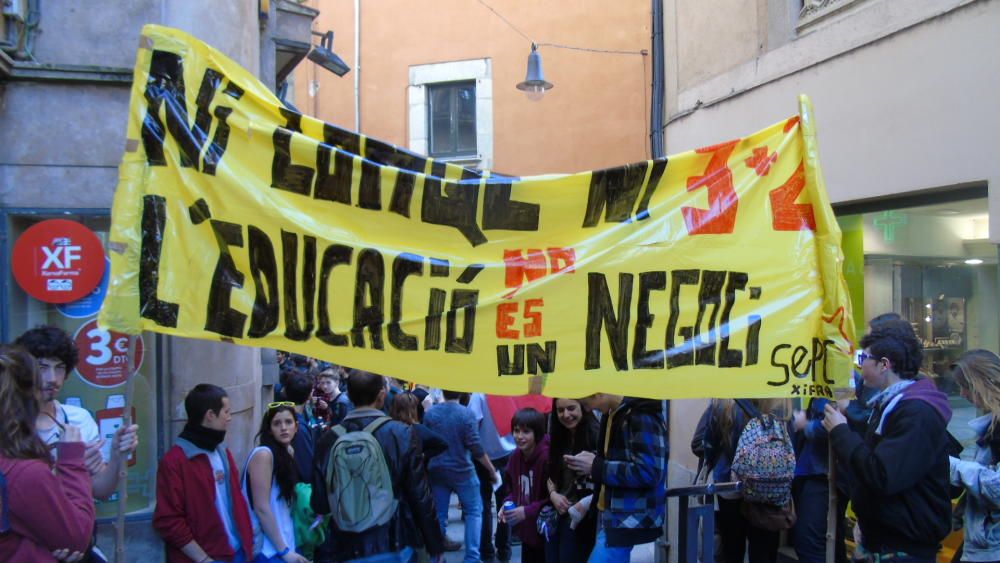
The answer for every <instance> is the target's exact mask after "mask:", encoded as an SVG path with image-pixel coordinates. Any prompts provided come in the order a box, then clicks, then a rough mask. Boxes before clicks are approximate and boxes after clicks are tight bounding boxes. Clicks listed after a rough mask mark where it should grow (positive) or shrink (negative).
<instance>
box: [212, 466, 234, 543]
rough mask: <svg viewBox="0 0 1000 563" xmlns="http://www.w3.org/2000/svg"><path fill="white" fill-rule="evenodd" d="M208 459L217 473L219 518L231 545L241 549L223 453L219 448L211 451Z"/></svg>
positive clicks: (216, 498)
mask: <svg viewBox="0 0 1000 563" xmlns="http://www.w3.org/2000/svg"><path fill="white" fill-rule="evenodd" d="M208 461H209V462H210V463H211V464H212V473H213V474H214V475H215V509H216V510H217V511H219V518H221V519H222V525H223V526H225V528H226V535H227V536H229V547H231V548H233V550H235V551H239V549H240V536H239V535H238V534H237V533H236V526H234V525H233V516H232V511H231V510H230V509H229V504H230V503H231V502H232V500H231V499H230V498H229V483H227V482H226V471H225V467H226V466H225V465H224V463H225V462H226V460H224V459H222V455H220V454H219V451H218V450H215V451H212V452H209V454H208Z"/></svg>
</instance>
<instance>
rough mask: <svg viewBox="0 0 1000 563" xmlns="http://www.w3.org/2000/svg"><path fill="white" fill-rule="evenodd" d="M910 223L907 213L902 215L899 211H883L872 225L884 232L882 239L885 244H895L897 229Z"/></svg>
mask: <svg viewBox="0 0 1000 563" xmlns="http://www.w3.org/2000/svg"><path fill="white" fill-rule="evenodd" d="M908 222H909V219H908V218H907V216H906V214H905V213H900V212H899V211H883V212H882V213H879V214H878V215H876V216H875V219H874V220H873V221H872V224H873V225H874V226H875V228H876V229H880V230H881V231H882V238H883V239H884V240H885V242H893V241H895V240H896V229H897V228H899V227H902V226H904V225H906V224H907V223H908Z"/></svg>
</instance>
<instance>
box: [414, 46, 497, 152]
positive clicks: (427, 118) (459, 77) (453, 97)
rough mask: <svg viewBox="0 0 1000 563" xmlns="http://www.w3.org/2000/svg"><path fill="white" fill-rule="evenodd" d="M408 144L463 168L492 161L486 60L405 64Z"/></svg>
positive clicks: (489, 71)
mask: <svg viewBox="0 0 1000 563" xmlns="http://www.w3.org/2000/svg"><path fill="white" fill-rule="evenodd" d="M408 91H409V116H408V121H409V147H410V149H411V150H413V151H415V152H418V153H421V154H426V155H429V156H432V157H434V158H437V159H441V160H445V161H448V162H455V163H457V164H461V165H464V166H472V167H477V168H483V169H486V168H489V167H491V166H492V164H493V78H492V65H491V62H490V59H473V60H465V61H454V62H446V63H433V64H427V65H414V66H411V67H410V84H409V88H408Z"/></svg>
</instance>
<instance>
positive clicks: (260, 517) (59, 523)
mask: <svg viewBox="0 0 1000 563" xmlns="http://www.w3.org/2000/svg"><path fill="white" fill-rule="evenodd" d="M860 349H861V351H860V353H859V356H858V358H857V360H858V369H857V372H856V373H855V376H854V390H853V393H852V396H850V397H845V398H842V399H840V400H832V399H831V400H825V399H813V400H811V401H809V402H806V403H804V404H803V405H801V407H802V408H799V409H796V408H792V405H791V402H790V401H788V400H778V399H715V400H712V401H711V402H710V403H709V405H708V407H707V408H706V409H705V411H704V413H703V415H702V417H701V419H700V421H699V423H698V425H697V429H696V431H695V434H694V437H693V439H692V442H691V447H692V450H693V451H694V453H695V454H696V455H697V456H698V458H699V459H700V460H701V463H700V469H699V479H700V480H703V482H706V483H707V482H712V481H714V482H718V483H722V482H735V481H739V482H740V483H741V484H742V488H741V489H738V490H734V491H732V492H724V493H721V494H720V495H718V497H717V510H716V516H715V525H716V526H715V529H716V532H717V534H718V536H719V547H720V549H719V550H718V554H717V556H716V559H717V560H719V561H724V562H725V563H742V562H743V561H744V560H745V559H747V558H748V559H749V561H750V562H751V563H773V562H775V561H776V560H777V554H778V547H779V542H780V538H781V535H782V531H787V533H788V539H789V543H790V545H791V546H792V547H793V548H794V550H795V553H796V555H797V557H798V559H799V561H803V562H810V563H811V562H820V561H824V562H825V561H826V559H827V552H828V550H829V547H828V546H829V545H830V542H828V538H827V528H828V526H829V522H828V519H827V513H828V504H829V501H830V498H831V495H830V494H829V487H830V486H833V487H835V489H836V491H837V493H838V494H837V495H836V498H837V506H836V507H835V510H834V513H835V515H836V518H835V526H834V527H835V529H836V535H835V539H834V541H833V542H832V545H833V546H834V548H833V549H834V552H835V560H836V561H837V562H838V563H843V562H846V561H848V559H849V556H848V553H847V549H846V548H845V539H846V537H847V536H848V535H850V536H852V537H853V539H854V541H855V543H856V549H855V550H854V552H853V553H852V554H851V556H850V557H853V558H857V559H865V560H868V561H873V562H875V563H880V562H882V561H888V560H893V561H894V562H897V561H898V562H900V563H902V562H909V561H920V562H924V561H933V560H934V559H935V557H936V554H937V552H938V549H939V547H940V543H941V541H942V540H943V539H944V538H945V536H946V535H947V534H949V533H950V532H951V530H952V525H953V524H952V521H953V499H956V498H961V499H962V500H961V501H960V502H959V505H958V506H959V509H958V510H959V511H960V512H961V515H962V516H963V517H964V518H963V520H964V530H965V535H964V540H965V543H964V546H963V547H962V549H961V550H960V553H959V554H958V555H957V556H956V557H957V558H959V559H961V560H962V561H970V562H986V561H998V560H1000V508H998V507H1000V472H998V471H997V467H996V464H997V462H998V461H1000V427H998V426H997V420H998V419H1000V357H998V356H997V355H996V354H995V353H993V352H989V351H985V350H972V351H969V352H966V353H965V354H963V355H962V356H961V357H960V358H959V359H958V360H957V362H956V363H955V364H954V366H953V367H952V375H953V377H954V380H955V382H956V383H957V385H958V387H959V389H960V390H961V393H962V395H963V396H964V397H965V398H966V399H968V400H969V401H970V402H971V403H972V404H973V405H974V406H975V407H976V408H977V409H979V410H980V411H981V412H982V413H983V415H982V416H981V417H980V418H977V419H975V420H973V421H972V423H971V425H972V426H973V428H974V429H975V431H976V434H977V438H978V440H977V446H978V448H977V451H976V452H975V456H974V459H965V460H963V459H961V458H960V454H961V445H960V444H958V443H957V441H956V440H955V439H954V438H953V437H951V435H950V434H949V433H948V430H947V425H948V422H949V421H950V419H951V409H950V407H949V402H948V400H947V397H946V395H945V394H943V393H942V392H940V391H939V390H938V389H937V386H936V385H935V383H934V381H933V379H932V378H931V377H928V376H925V375H923V374H922V373H921V371H920V367H921V363H922V349H921V344H920V341H919V340H918V339H917V338H916V335H915V334H914V331H913V328H912V326H911V325H910V323H908V322H907V321H905V320H904V319H901V318H900V317H899V315H895V314H892V313H890V314H886V315H882V316H880V317H877V318H875V319H872V321H871V322H870V323H869V331H868V333H867V334H866V335H865V336H864V337H863V338H862V339H861V342H860ZM76 360H77V353H76V350H75V348H74V347H73V343H72V340H71V339H69V337H68V336H67V335H66V334H65V333H64V332H62V331H61V330H59V329H56V328H52V327H40V328H37V329H33V330H31V331H28V332H27V333H25V334H24V335H23V336H22V337H21V338H19V339H18V340H17V342H16V343H15V344H14V345H9V346H3V347H0V409H3V411H4V412H5V413H7V416H6V417H5V418H4V421H3V425H4V426H5V428H4V429H3V430H4V431H0V476H2V477H3V479H0V489H2V493H3V512H2V514H3V516H2V521H0V560H4V561H46V560H50V561H52V560H61V561H81V560H87V561H100V560H101V559H100V557H102V554H101V553H100V551H99V550H98V549H97V547H96V545H95V544H94V540H93V538H94V504H93V499H94V498H106V497H108V496H109V495H111V494H113V493H114V491H115V490H116V488H117V486H118V475H119V471H120V469H121V464H122V463H123V460H125V459H127V458H128V456H129V455H130V454H131V452H133V451H134V450H135V448H136V445H137V427H136V426H134V425H131V426H128V427H123V428H120V429H119V430H118V431H117V432H116V433H115V434H114V438H113V443H112V444H111V447H110V448H104V450H105V451H106V452H109V453H108V454H106V455H102V454H101V451H102V446H104V444H103V442H102V440H101V439H100V437H99V436H97V427H96V425H95V423H94V421H93V418H92V417H91V416H90V414H89V413H88V412H87V411H86V410H84V409H81V408H79V407H73V406H71V405H64V404H61V403H60V402H59V401H58V398H57V397H58V394H59V391H60V389H61V387H62V384H63V383H64V382H65V379H66V375H67V373H69V372H71V371H72V369H73V367H74V365H75V363H76ZM279 361H280V365H281V377H280V385H279V386H278V387H277V389H276V397H275V400H274V401H273V402H271V403H269V404H267V405H265V407H266V408H264V409H263V416H262V418H261V420H260V425H259V432H258V433H257V436H256V444H255V447H253V448H252V449H251V451H250V452H249V455H248V456H247V459H246V460H240V461H242V463H238V460H237V459H235V458H234V456H233V455H232V453H231V451H230V450H229V449H228V448H227V446H226V435H227V429H228V427H229V424H230V422H231V420H232V415H231V413H230V407H229V398H228V397H227V395H226V392H225V390H224V389H222V388H221V387H218V386H215V385H212V384H210V383H202V384H199V385H197V386H195V387H194V388H192V389H191V390H190V391H189V392H188V393H187V396H186V398H185V400H184V408H185V411H186V414H187V422H186V424H185V426H184V428H183V430H182V432H181V433H180V435H179V436H178V437H177V438H176V440H175V441H174V445H173V447H172V448H171V449H169V450H168V451H167V452H166V454H165V455H164V456H163V458H162V459H161V460H160V461H159V466H158V470H157V480H156V507H155V510H154V515H153V527H154V528H155V529H156V531H157V532H158V533H159V535H160V536H161V537H162V539H163V541H164V543H165V546H166V550H167V559H168V560H169V561H172V562H173V561H178V562H182V561H183V562H188V561H194V562H196V563H206V562H214V561H225V562H246V563H249V562H269V561H275V562H278V561H283V562H286V563H301V562H306V561H319V562H326V561H331V562H333V561H335V562H341V561H358V562H372V563H376V562H377V563H382V562H386V563H389V562H400V563H403V562H406V563H409V562H414V561H420V562H426V561H440V560H441V559H442V556H443V554H444V553H445V552H446V551H462V552H463V558H464V561H466V562H473V563H475V562H479V561H510V560H511V558H512V552H513V550H512V544H515V543H519V544H520V560H521V561H526V562H536V561H538V562H545V561H547V562H549V563H573V562H583V561H589V562H593V563H601V562H622V561H629V558H630V553H631V551H632V549H633V547H634V546H636V545H639V544H643V543H648V542H651V541H654V540H655V539H656V538H658V537H659V536H661V535H662V534H663V528H664V523H665V516H666V510H665V507H666V475H667V461H668V458H669V443H668V430H667V423H666V418H665V413H664V410H663V403H662V402H661V401H656V400H648V399H640V398H634V397H623V396H619V395H613V394H607V393H597V394H594V395H591V396H588V397H583V398H555V399H553V400H552V402H551V408H550V411H549V412H540V410H542V411H544V410H546V409H548V408H549V407H548V406H546V407H545V408H541V407H539V408H540V410H536V409H535V408H530V407H525V408H521V409H518V410H516V412H514V413H513V416H512V417H511V419H510V425H509V427H510V431H509V432H508V431H507V428H506V417H504V421H503V422H504V424H498V422H497V420H496V418H495V417H494V416H493V413H492V412H491V407H490V400H488V397H487V396H485V395H483V394H482V393H460V392H456V391H450V390H437V389H428V388H426V387H423V386H419V385H410V384H406V383H404V382H402V381H398V380H395V379H391V378H387V377H383V376H382V375H379V374H377V373H372V372H368V371H363V370H358V369H347V368H344V367H342V366H337V365H332V364H326V363H323V362H319V361H316V360H312V359H310V358H305V357H301V356H296V355H291V354H281V355H280V358H279ZM546 405H547V403H546ZM501 427H502V429H501ZM831 449H832V451H833V452H835V458H834V459H833V460H831V459H829V457H828V452H829V451H830V450H831ZM832 474H835V478H834V479H833V483H832V484H831V483H830V481H831V478H830V476H831V475H832ZM453 495H454V496H455V497H457V499H458V502H459V505H460V508H461V513H462V519H463V523H464V537H463V541H455V540H453V539H450V538H449V536H448V534H447V527H448V522H449V518H448V512H449V507H450V505H451V499H452V496H453ZM848 502H850V506H851V508H852V509H853V513H854V515H855V517H856V520H857V526H856V527H855V529H854V530H849V529H847V527H846V526H845V525H844V523H845V514H846V512H847V507H848ZM39 506H44V507H46V509H45V510H38V507H39Z"/></svg>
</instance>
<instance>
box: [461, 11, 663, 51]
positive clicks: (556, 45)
mask: <svg viewBox="0 0 1000 563" xmlns="http://www.w3.org/2000/svg"><path fill="white" fill-rule="evenodd" d="M479 3H480V4H482V5H483V6H486V8H487V9H488V10H489V11H491V12H493V13H494V14H496V16H497V17H498V18H500V19H501V20H502V21H503V22H504V23H505V24H507V26H508V27H510V28H511V29H513V30H514V31H516V32H517V33H518V35H520V36H521V37H524V38H525V39H527V40H528V42H529V43H531V44H532V45H535V46H536V47H553V48H555V49H567V50H570V51H588V52H591V53H607V54H612V55H643V56H645V55H647V54H648V51H646V50H645V49H642V50H640V51H627V50H623V49H595V48H592V47H578V46H576V45H564V44H562V43H548V42H542V43H539V42H537V41H535V40H534V39H532V38H531V37H528V34H526V33H525V32H523V31H521V30H520V28H518V27H517V26H516V25H514V24H513V23H511V21H510V20H508V19H507V18H506V17H505V16H504V15H503V14H501V13H500V12H498V11H496V9H495V8H494V7H493V6H490V5H489V4H487V3H486V2H485V1H484V0H479Z"/></svg>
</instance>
